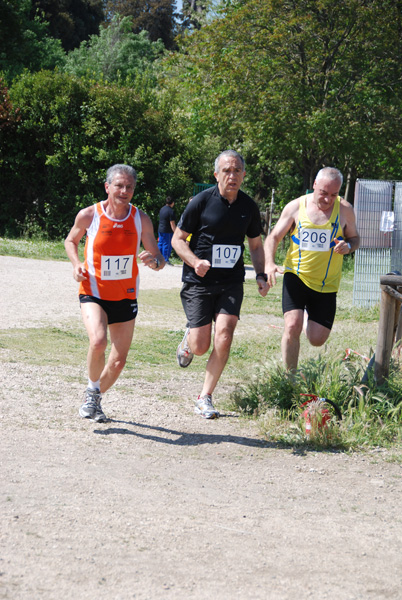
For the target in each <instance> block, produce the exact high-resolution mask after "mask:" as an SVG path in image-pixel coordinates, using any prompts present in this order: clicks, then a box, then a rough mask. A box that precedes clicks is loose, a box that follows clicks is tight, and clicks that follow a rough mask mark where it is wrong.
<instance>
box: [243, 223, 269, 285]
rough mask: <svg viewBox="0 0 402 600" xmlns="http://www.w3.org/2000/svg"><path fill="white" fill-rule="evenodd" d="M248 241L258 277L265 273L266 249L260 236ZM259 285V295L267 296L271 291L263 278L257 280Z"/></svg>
mask: <svg viewBox="0 0 402 600" xmlns="http://www.w3.org/2000/svg"><path fill="white" fill-rule="evenodd" d="M247 239H248V248H249V250H250V257H251V262H252V263H253V267H254V271H255V272H256V275H258V273H264V267H265V261H264V247H263V245H262V240H261V236H260V235H259V236H258V237H255V238H247ZM257 285H258V293H259V294H261V296H266V295H267V293H268V290H269V285H268V284H267V282H266V281H265V279H264V278H263V277H258V278H257Z"/></svg>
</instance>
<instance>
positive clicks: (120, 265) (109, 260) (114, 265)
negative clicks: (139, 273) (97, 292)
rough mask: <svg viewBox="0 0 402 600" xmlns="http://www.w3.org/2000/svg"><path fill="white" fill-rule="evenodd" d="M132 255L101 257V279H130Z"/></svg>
mask: <svg viewBox="0 0 402 600" xmlns="http://www.w3.org/2000/svg"><path fill="white" fill-rule="evenodd" d="M133 262H134V255H133V254H129V255H127V256H102V262H101V279H102V280H104V281H105V280H113V281H116V280H118V279H130V278H131V276H132V274H133Z"/></svg>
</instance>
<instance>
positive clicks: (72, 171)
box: [0, 71, 192, 238]
mask: <svg viewBox="0 0 402 600" xmlns="http://www.w3.org/2000/svg"><path fill="white" fill-rule="evenodd" d="M142 89H143V93H141V90H142ZM9 91H10V98H11V101H12V103H13V106H14V107H18V109H19V115H20V120H19V121H18V122H17V123H16V124H15V127H14V128H13V130H12V131H4V132H3V133H2V137H1V139H0V144H1V148H0V150H1V155H2V157H3V158H2V172H1V175H0V177H1V180H2V183H3V189H4V187H5V186H6V187H7V196H6V198H5V199H4V200H3V211H2V214H1V217H0V233H1V234H7V235H19V234H21V233H32V232H35V233H37V232H38V231H43V232H44V233H45V234H46V235H47V236H48V237H50V238H55V237H60V236H61V235H64V234H65V233H66V232H67V231H68V229H69V228H70V227H71V225H72V222H73V219H74V215H75V214H76V212H77V211H78V210H79V209H80V208H82V207H83V206H86V205H88V204H89V203H91V202H95V201H98V200H100V199H103V198H104V190H103V181H104V177H105V172H106V169H107V168H108V167H109V166H110V165H112V164H114V163H117V162H119V163H128V164H131V165H133V166H134V167H135V169H136V170H137V173H138V184H137V189H136V193H135V198H134V201H135V203H136V204H137V205H138V206H140V207H141V208H143V209H144V210H145V211H146V212H148V213H149V214H150V216H151V217H152V218H153V219H154V220H155V216H156V215H157V214H158V212H159V208H160V207H161V206H162V205H163V204H164V201H165V196H166V195H172V196H174V197H176V198H182V199H183V201H184V199H185V198H187V197H188V196H189V195H190V193H191V188H192V179H191V173H190V172H189V168H188V165H186V164H183V160H182V159H180V158H179V157H180V156H186V155H187V152H186V151H183V148H182V147H181V146H180V144H182V142H181V141H180V140H179V139H178V138H177V137H176V135H175V134H174V133H172V131H171V113H170V109H169V107H168V106H166V105H165V106H163V107H162V106H159V105H158V102H157V100H156V98H155V97H154V95H152V94H151V93H150V90H149V89H146V85H144V86H143V88H140V86H139V85H137V86H136V87H120V86H118V85H112V84H102V83H95V82H91V81H88V80H84V79H79V78H76V77H74V76H71V75H67V74H63V73H59V72H50V71H41V72H39V73H35V74H30V73H25V74H24V75H22V76H21V77H19V78H18V79H17V80H16V81H15V82H14V83H13V85H12V86H11V88H10V90H9Z"/></svg>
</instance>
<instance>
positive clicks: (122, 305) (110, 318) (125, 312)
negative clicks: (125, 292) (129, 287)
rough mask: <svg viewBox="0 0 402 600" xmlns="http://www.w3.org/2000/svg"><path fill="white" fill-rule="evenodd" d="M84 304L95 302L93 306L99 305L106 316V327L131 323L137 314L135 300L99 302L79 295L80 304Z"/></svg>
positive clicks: (99, 300) (98, 299)
mask: <svg viewBox="0 0 402 600" xmlns="http://www.w3.org/2000/svg"><path fill="white" fill-rule="evenodd" d="M85 302H95V304H99V306H101V307H102V308H103V310H104V311H105V313H106V315H107V322H108V325H113V323H126V321H132V320H133V319H135V317H136V316H137V313H138V303H137V300H129V299H128V298H125V299H123V300H101V299H100V298H95V297H94V296H88V295H86V294H80V303H81V304H84V303H85Z"/></svg>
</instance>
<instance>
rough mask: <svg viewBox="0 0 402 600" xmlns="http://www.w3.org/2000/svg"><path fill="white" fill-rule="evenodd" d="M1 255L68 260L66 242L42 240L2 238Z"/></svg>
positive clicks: (0, 239) (0, 241)
mask: <svg viewBox="0 0 402 600" xmlns="http://www.w3.org/2000/svg"><path fill="white" fill-rule="evenodd" d="M0 255H3V256H19V257H21V258H36V259H39V260H68V259H67V255H66V251H65V249H64V241H62V240H60V241H49V240H44V239H41V238H18V239H11V238H0Z"/></svg>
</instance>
